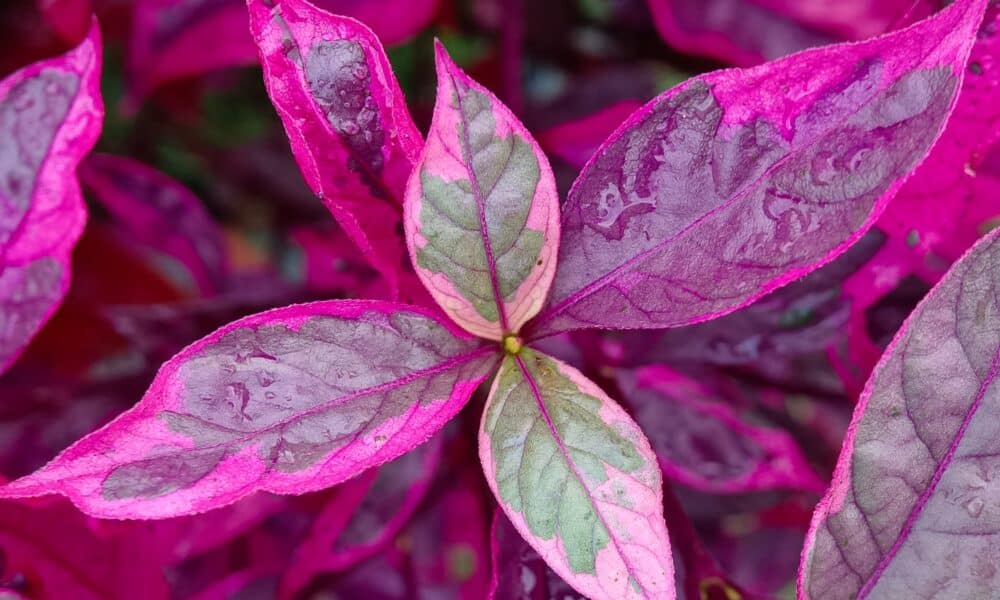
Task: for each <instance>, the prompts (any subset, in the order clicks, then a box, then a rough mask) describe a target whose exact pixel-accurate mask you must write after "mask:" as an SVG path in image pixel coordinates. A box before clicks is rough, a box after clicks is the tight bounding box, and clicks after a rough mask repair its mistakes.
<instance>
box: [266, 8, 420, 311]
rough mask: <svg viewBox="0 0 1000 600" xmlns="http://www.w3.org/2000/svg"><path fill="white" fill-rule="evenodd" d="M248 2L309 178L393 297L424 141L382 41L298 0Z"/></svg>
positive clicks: (276, 99) (402, 274)
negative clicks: (409, 194)
mask: <svg viewBox="0 0 1000 600" xmlns="http://www.w3.org/2000/svg"><path fill="white" fill-rule="evenodd" d="M249 8H250V26H251V30H252V32H253V36H254V40H255V41H256V43H257V46H258V47H259V49H260V55H261V62H262V63H263V65H264V83H265V84H266V85H267V90H268V93H269V94H270V96H271V101H272V102H273V103H274V106H275V108H276V109H277V111H278V115H279V116H280V117H281V120H282V122H283V123H284V126H285V132H286V133H287V134H288V138H289V141H290V143H291V146H292V152H293V153H294V154H295V158H296V160H297V161H298V163H299V168H300V169H301V170H302V174H303V175H304V176H305V179H306V183H308V184H309V187H310V188H312V190H313V192H315V193H316V195H318V196H319V197H320V198H321V199H322V200H323V202H324V203H325V204H326V206H327V208H328V209H329V210H330V212H331V213H333V216H334V218H336V219H337V222H338V223H339V224H340V226H341V227H342V228H343V230H344V231H345V232H346V233H347V235H348V236H349V237H350V238H351V239H352V240H354V242H355V243H356V244H357V245H358V247H359V248H361V251H362V253H363V254H364V255H365V256H366V257H367V259H368V260H369V261H370V262H371V264H372V266H374V267H375V269H376V270H378V271H379V272H380V273H382V275H383V276H384V277H385V278H386V280H387V281H388V282H389V287H390V290H391V291H392V293H393V294H396V293H397V292H398V290H399V288H400V287H401V286H403V287H406V283H405V281H403V280H406V279H409V278H413V277H414V275H413V273H412V271H411V270H410V266H409V260H408V259H407V256H406V248H405V242H404V240H403V236H402V233H401V232H402V228H401V222H402V203H403V191H404V187H405V185H406V179H407V177H409V175H410V172H411V171H412V170H413V167H414V165H415V164H416V161H417V156H418V155H419V153H420V149H421V147H422V145H423V142H422V140H421V137H420V132H419V131H417V128H416V126H415V125H414V124H413V120H412V119H411V118H410V114H409V112H408V111H407V109H406V101H405V99H404V98H403V93H402V91H401V90H400V89H399V84H398V83H397V82H396V78H395V76H394V75H393V73H392V69H391V67H390V65H389V60H388V59H387V58H386V56H385V51H384V50H383V49H382V44H380V43H379V41H378V38H376V37H375V34H373V33H372V32H371V30H369V29H368V28H367V27H365V26H364V25H362V24H361V23H358V22H357V21H355V20H353V19H350V18H348V17H341V16H336V15H332V14H329V13H327V12H324V11H322V10H319V9H317V8H316V7H314V6H312V5H311V4H309V3H307V2H304V1H303V0H277V1H276V2H273V3H272V2H270V1H269V0H250V1H249ZM418 289H419V288H418Z"/></svg>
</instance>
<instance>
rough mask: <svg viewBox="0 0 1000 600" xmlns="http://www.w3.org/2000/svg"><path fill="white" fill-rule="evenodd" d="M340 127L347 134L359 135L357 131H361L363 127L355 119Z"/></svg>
mask: <svg viewBox="0 0 1000 600" xmlns="http://www.w3.org/2000/svg"><path fill="white" fill-rule="evenodd" d="M340 129H341V131H343V132H344V133H345V134H347V135H357V133H358V132H359V131H361V128H360V127H358V124H357V123H355V122H354V121H347V122H345V123H344V124H343V125H342V126H341V128H340Z"/></svg>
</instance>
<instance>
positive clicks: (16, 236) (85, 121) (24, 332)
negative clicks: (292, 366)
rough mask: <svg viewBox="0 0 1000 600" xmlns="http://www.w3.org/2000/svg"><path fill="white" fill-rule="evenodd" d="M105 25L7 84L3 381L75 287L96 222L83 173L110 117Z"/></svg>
mask: <svg viewBox="0 0 1000 600" xmlns="http://www.w3.org/2000/svg"><path fill="white" fill-rule="evenodd" d="M100 70H101V38H100V31H99V30H98V28H97V23H96V22H94V23H93V24H92V26H91V29H90V33H89V34H88V36H87V38H86V39H85V40H84V41H83V42H81V43H80V45H79V46H77V47H76V48H75V49H73V50H71V51H70V52H68V53H67V54H64V55H63V56H60V57H57V58H53V59H50V60H44V61H41V62H37V63H34V64H32V65H29V66H27V67H25V68H23V69H21V70H20V71H17V72H15V73H14V74H12V75H10V76H9V77H7V78H6V79H4V80H3V81H0V373H3V372H4V371H5V370H6V369H7V368H8V367H10V365H11V364H12V363H13V362H14V361H15V360H16V359H17V357H18V356H19V355H20V354H21V352H22V351H23V350H24V348H25V346H26V345H27V343H28V342H29V341H30V340H31V338H32V337H34V335H35V333H36V332H37V331H38V330H39V329H40V328H41V327H42V326H43V325H44V324H45V323H46V322H47V321H48V320H49V318H50V317H51V316H52V313H53V312H55V309H56V307H58V306H59V303H60V302H62V299H63V296H65V295H66V290H67V288H68V287H69V277H70V274H69V255H70V252H71V251H72V250H73V246H74V245H75V244H76V241H77V240H78V239H79V237H80V234H81V232H82V231H83V226H84V223H85V222H86V220H87V211H86V207H85V206H84V204H83V198H82V197H81V195H80V186H79V183H78V182H77V179H76V175H75V171H76V166H77V164H78V163H79V162H80V160H81V159H82V158H83V157H84V156H85V155H86V154H87V152H89V151H90V148H91V147H92V146H93V145H94V142H95V141H96V140H97V136H98V134H99V133H100V130H101V122H102V119H103V117H104V105H103V103H102V102H101V95H100V90H99V88H98V84H99V81H100Z"/></svg>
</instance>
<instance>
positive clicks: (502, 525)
mask: <svg viewBox="0 0 1000 600" xmlns="http://www.w3.org/2000/svg"><path fill="white" fill-rule="evenodd" d="M491 538H492V544H493V580H492V582H491V583H490V600H550V599H552V600H555V599H558V600H586V596H583V595H581V594H579V593H577V592H576V590H574V589H573V588H572V587H570V585H569V584H568V583H566V582H565V581H563V580H562V578H561V577H559V576H558V575H556V573H555V572H554V571H553V570H552V569H551V568H549V566H548V565H547V564H545V561H544V560H542V557H541V556H539V555H538V553H537V552H535V549H534V548H532V547H531V546H529V545H528V543H527V542H525V541H524V538H522V537H521V534H519V533H518V532H517V530H516V529H514V524H513V523H511V522H510V519H508V518H507V517H506V515H504V514H503V511H501V510H497V512H496V514H495V515H494V516H493V528H492V531H491Z"/></svg>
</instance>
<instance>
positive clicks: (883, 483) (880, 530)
mask: <svg viewBox="0 0 1000 600" xmlns="http://www.w3.org/2000/svg"><path fill="white" fill-rule="evenodd" d="M998 274H1000V232H994V233H992V234H990V235H988V236H987V237H985V238H984V239H983V240H981V241H980V242H979V243H978V244H976V245H975V246H974V247H973V248H972V250H970V251H969V253H968V254H966V255H965V256H964V257H963V258H961V259H960V260H959V261H958V262H957V263H956V264H955V265H954V266H953V267H952V269H951V270H950V271H949V272H948V274H947V275H945V277H944V278H943V279H942V280H941V282H940V283H938V285H937V286H935V288H934V289H933V290H932V291H931V292H930V293H929V294H928V295H927V296H926V297H925V299H924V300H923V301H922V302H921V303H920V305H918V307H917V309H916V310H915V311H914V312H913V313H912V314H911V316H910V317H909V319H907V321H906V323H905V324H904V325H903V327H902V329H901V330H900V331H899V333H898V334H897V335H896V337H895V339H894V340H893V341H892V343H891V344H890V345H889V348H888V350H886V353H885V355H884V356H883V358H882V360H881V361H880V362H879V364H878V365H877V366H876V367H875V372H874V374H873V375H872V378H871V379H870V380H869V381H868V384H867V385H866V387H865V391H864V393H863V394H862V396H861V398H860V399H859V400H858V404H857V406H856V407H855V411H854V418H853V420H852V422H851V427H850V429H849V430H848V433H847V439H846V440H845V441H844V447H843V451H842V452H841V455H840V459H839V460H838V462H837V468H836V470H835V472H834V477H833V484H832V485H831V488H830V490H829V491H828V492H827V494H826V496H825V497H824V498H823V500H822V501H821V502H820V504H819V506H818V507H817V508H816V512H815V514H814V515H813V521H812V525H811V527H810V531H809V535H808V537H807V541H806V546H805V548H804V549H803V552H802V564H801V570H800V574H799V594H800V597H802V598H814V599H818V598H857V599H858V600H861V599H864V598H903V597H905V598H931V597H941V598H988V597H991V596H992V595H994V593H995V591H996V590H997V589H998V588H1000V571H997V569H996V568H995V564H996V560H995V548H996V547H997V543H998V534H997V523H998V520H1000V505H998V503H997V494H996V492H995V484H994V481H995V479H996V477H995V474H996V470H997V467H998V465H1000V463H998V461H997V456H998V455H1000V449H998V441H997V440H998V439H1000V436H998V429H997V424H998V423H1000V396H998V393H997V389H998V388H997V386H996V385H995V384H996V379H997V373H998V369H1000V338H998V331H1000V314H998V294H997V289H998V284H1000V282H998V280H997V277H998Z"/></svg>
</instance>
